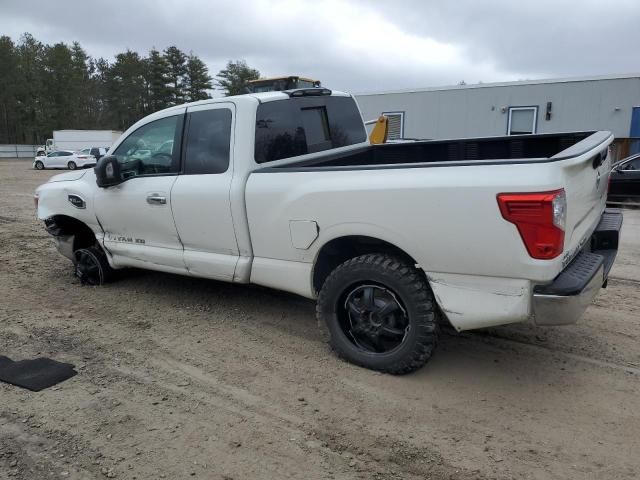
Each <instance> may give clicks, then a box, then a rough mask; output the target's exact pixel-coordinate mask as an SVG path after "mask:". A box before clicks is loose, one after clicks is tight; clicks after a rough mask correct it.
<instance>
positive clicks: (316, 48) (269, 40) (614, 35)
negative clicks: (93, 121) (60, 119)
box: [0, 0, 640, 92]
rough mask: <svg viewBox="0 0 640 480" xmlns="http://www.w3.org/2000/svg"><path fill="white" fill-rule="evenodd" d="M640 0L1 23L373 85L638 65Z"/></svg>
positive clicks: (152, 6) (301, 5) (285, 9)
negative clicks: (175, 49)
mask: <svg viewBox="0 0 640 480" xmlns="http://www.w3.org/2000/svg"><path fill="white" fill-rule="evenodd" d="M639 25H640V2H638V1H636V0H619V1H609V2H601V1H596V0H586V1H561V0H555V1H552V0H537V1H536V2H516V1H485V2H478V1H473V0H458V1H456V2H443V1H426V0H423V1H421V0H404V1H399V0H396V1H395V2H380V1H376V0H351V1H347V0H344V1H339V0H318V1H313V2H302V1H295V0H271V1H269V0H245V1H244V2H238V1H235V2H233V1H207V0H184V1H182V2H176V1H173V2H163V1H159V0H156V1H151V0H137V1H131V0H129V1H123V0H109V1H98V0H94V1H91V2H87V1H82V0H67V1H56V2H52V1H50V0H49V1H47V0H42V1H37V0H22V1H20V2H9V1H7V0H3V1H2V3H1V5H0V33H2V34H7V35H10V36H11V37H13V38H14V39H17V38H18V37H19V35H20V34H21V33H22V32H25V31H28V32H30V33H32V34H33V35H34V36H36V38H38V39H40V40H42V41H45V42H47V43H54V42H57V41H64V42H71V41H73V40H78V41H79V42H80V43H81V44H82V45H83V46H84V47H85V49H86V50H87V51H88V53H89V54H90V55H92V56H94V57H100V56H102V57H106V58H110V57H112V56H113V55H114V54H115V53H117V52H120V51H124V50H125V49H127V48H129V49H132V50H136V51H139V52H141V53H146V52H148V50H149V49H150V48H151V47H153V46H155V47H156V48H159V49H162V48H165V47H167V46H169V45H177V46H178V47H179V48H181V49H183V50H185V51H187V52H188V51H193V52H194V53H196V54H197V55H199V56H200V57H201V58H202V59H203V60H205V61H206V62H207V64H208V65H209V68H210V69H211V72H212V73H215V72H217V71H218V70H219V69H220V68H222V67H223V66H224V64H225V63H226V61H227V60H228V59H238V58H244V59H246V60H247V62H248V63H249V64H250V65H251V66H254V67H256V68H258V69H259V70H260V71H261V72H262V73H263V74H264V75H277V74H303V75H308V76H312V77H315V78H319V79H321V80H322V81H323V83H324V84H325V85H327V86H330V87H332V88H337V89H343V90H348V91H356V92H362V91H371V90H384V89H396V88H409V87H421V86H429V85H441V84H450V83H457V82H458V81H460V80H462V79H464V80H466V81H467V82H468V83H472V82H477V81H485V82H489V81H503V80H515V79H522V78H541V77H557V76H572V75H585V74H606V73H614V72H615V73H619V72H630V71H635V70H638V69H639V68H638V64H637V59H638V54H637V45H640V28H639V27H638V26H639Z"/></svg>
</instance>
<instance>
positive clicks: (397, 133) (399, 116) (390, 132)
mask: <svg viewBox="0 0 640 480" xmlns="http://www.w3.org/2000/svg"><path fill="white" fill-rule="evenodd" d="M382 115H384V116H385V117H387V119H388V123H387V140H397V139H399V138H404V112H382Z"/></svg>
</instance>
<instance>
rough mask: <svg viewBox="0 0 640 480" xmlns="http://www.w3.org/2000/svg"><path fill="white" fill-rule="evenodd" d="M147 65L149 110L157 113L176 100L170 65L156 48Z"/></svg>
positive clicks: (150, 53) (151, 52)
mask: <svg viewBox="0 0 640 480" xmlns="http://www.w3.org/2000/svg"><path fill="white" fill-rule="evenodd" d="M146 64H147V69H146V79H147V84H148V88H149V110H150V111H151V112H156V111H158V110H162V109H163V108H167V107H168V106H170V105H171V103H172V100H173V98H174V90H173V86H172V85H171V80H170V78H169V64H168V63H167V61H166V60H165V58H164V57H163V56H162V55H160V52H158V50H156V49H155V48H152V49H151V51H150V52H149V57H148V58H147V60H146Z"/></svg>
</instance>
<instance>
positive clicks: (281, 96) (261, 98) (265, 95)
mask: <svg viewBox="0 0 640 480" xmlns="http://www.w3.org/2000/svg"><path fill="white" fill-rule="evenodd" d="M299 90H305V89H303V88H302V89H299ZM325 90H328V89H325ZM292 91H293V90H284V91H273V92H262V93H245V94H243V95H231V96H229V97H216V98H208V99H206V100H198V101H197V102H189V103H181V104H180V105H174V106H173V107H169V108H165V109H163V110H158V112H166V111H169V110H177V109H181V108H185V107H193V106H197V105H207V104H210V103H220V102H228V101H233V102H236V103H238V102H254V101H255V100H258V102H260V103H265V102H272V101H274V100H285V99H287V98H290V96H289V95H288V93H287V92H292ZM330 92H331V96H333V97H350V96H351V95H350V94H348V93H345V92H340V91H338V90H330ZM158 112H154V113H158ZM152 115H153V114H152Z"/></svg>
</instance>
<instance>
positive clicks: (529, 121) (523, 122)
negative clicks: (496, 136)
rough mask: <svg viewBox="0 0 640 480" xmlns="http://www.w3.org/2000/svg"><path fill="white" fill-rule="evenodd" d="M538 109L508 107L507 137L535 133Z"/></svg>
mask: <svg viewBox="0 0 640 480" xmlns="http://www.w3.org/2000/svg"><path fill="white" fill-rule="evenodd" d="M537 120H538V107H509V122H508V124H507V135H526V134H528V133H536V124H537Z"/></svg>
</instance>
